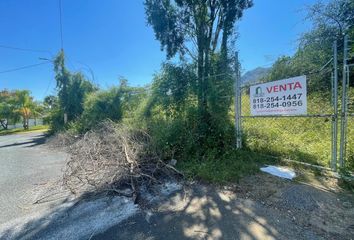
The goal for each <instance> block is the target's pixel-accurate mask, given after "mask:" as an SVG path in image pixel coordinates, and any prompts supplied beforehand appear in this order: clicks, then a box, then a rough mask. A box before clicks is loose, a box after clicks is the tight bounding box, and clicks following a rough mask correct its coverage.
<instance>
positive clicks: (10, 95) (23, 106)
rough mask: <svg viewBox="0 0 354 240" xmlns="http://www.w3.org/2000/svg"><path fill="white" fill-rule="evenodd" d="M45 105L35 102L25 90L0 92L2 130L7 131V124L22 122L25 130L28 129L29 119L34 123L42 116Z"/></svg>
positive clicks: (0, 122)
mask: <svg viewBox="0 0 354 240" xmlns="http://www.w3.org/2000/svg"><path fill="white" fill-rule="evenodd" d="M45 110H46V105H43V104H41V103H39V102H35V101H34V100H33V97H31V95H30V92H29V91H27V90H16V91H8V90H3V91H1V92H0V124H1V127H2V129H3V130H7V129H8V125H9V124H16V123H18V122H20V121H22V126H23V128H24V129H25V130H27V129H28V128H29V119H30V118H33V119H34V120H35V121H36V119H38V118H39V117H40V116H43V114H44V113H45Z"/></svg>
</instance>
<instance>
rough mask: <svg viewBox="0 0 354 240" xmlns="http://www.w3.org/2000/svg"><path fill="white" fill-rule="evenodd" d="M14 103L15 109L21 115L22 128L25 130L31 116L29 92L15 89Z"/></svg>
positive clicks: (31, 101)
mask: <svg viewBox="0 0 354 240" xmlns="http://www.w3.org/2000/svg"><path fill="white" fill-rule="evenodd" d="M14 104H15V106H16V110H15V111H16V112H18V113H19V114H21V116H22V120H23V128H24V129H25V130H27V129H28V127H29V118H30V117H31V114H32V109H33V106H34V104H33V100H32V97H31V96H30V92H29V91H28V90H16V92H15V98H14Z"/></svg>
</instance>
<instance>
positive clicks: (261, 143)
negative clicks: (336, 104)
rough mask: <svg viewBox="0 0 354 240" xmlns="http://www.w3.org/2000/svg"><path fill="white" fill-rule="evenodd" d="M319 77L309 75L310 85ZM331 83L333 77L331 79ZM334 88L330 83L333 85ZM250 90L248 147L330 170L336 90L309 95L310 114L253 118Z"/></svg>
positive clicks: (245, 112) (245, 104)
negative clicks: (333, 102)
mask: <svg viewBox="0 0 354 240" xmlns="http://www.w3.org/2000/svg"><path fill="white" fill-rule="evenodd" d="M314 77H315V76H311V75H309V76H307V82H308V83H309V82H311V81H313V80H314ZM328 81H329V82H331V78H330V77H329V79H328ZM329 86H330V84H329ZM249 94H250V93H249V87H243V88H242V91H241V102H242V104H241V105H242V106H241V119H242V120H241V124H242V126H241V128H242V136H243V144H244V147H245V148H248V149H250V150H252V151H255V152H259V153H261V154H267V155H271V156H275V157H280V158H282V159H289V160H295V161H300V162H305V163H309V164H315V165H320V166H323V167H330V163H331V155H332V119H333V106H332V89H331V88H330V87H328V88H327V89H325V90H322V91H320V92H314V91H312V92H309V93H308V97H307V108H308V110H307V115H300V116H276V117H274V116H270V117H268V116H251V113H250V109H251V107H252V106H251V103H250V95H249Z"/></svg>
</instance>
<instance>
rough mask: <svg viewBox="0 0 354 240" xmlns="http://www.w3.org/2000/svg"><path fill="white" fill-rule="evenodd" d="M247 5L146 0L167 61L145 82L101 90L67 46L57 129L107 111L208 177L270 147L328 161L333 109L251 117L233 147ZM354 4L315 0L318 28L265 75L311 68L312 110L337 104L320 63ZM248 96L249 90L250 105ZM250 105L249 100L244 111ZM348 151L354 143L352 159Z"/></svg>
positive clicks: (257, 158) (242, 166)
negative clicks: (239, 35)
mask: <svg viewBox="0 0 354 240" xmlns="http://www.w3.org/2000/svg"><path fill="white" fill-rule="evenodd" d="M251 6H252V2H251V1H246V0H245V1H241V0H240V1H238V0H229V1H226V0H216V1H183V0H181V1H163V0H146V1H145V7H146V15H147V21H148V24H149V25H150V26H151V27H152V28H153V30H154V32H155V35H156V39H157V40H159V41H160V42H161V48H162V49H164V50H165V52H166V54H167V56H166V57H167V61H166V62H165V63H164V64H163V65H162V68H161V71H160V73H157V74H156V75H155V76H154V79H153V82H152V84H151V86H148V87H145V88H137V87H129V86H128V83H127V81H126V80H124V79H122V80H121V81H120V84H119V85H118V86H117V87H115V88H112V89H108V90H98V88H97V87H95V86H93V85H92V84H90V83H89V82H88V81H87V80H85V79H83V77H82V76H81V75H80V74H77V73H76V74H72V73H70V72H69V71H68V70H67V69H66V68H65V64H64V53H63V52H61V53H60V54H59V55H58V57H57V59H56V61H55V71H56V74H57V75H56V79H57V82H58V85H57V87H58V93H59V94H58V100H57V108H56V109H55V110H53V113H54V114H53V115H52V117H53V118H52V123H53V124H52V126H53V130H55V131H57V130H59V129H60V128H66V129H69V130H70V131H74V132H76V133H83V132H85V131H87V130H89V129H92V128H95V126H97V124H98V123H99V122H101V121H103V120H104V119H106V118H109V119H111V120H114V121H119V122H123V123H126V124H130V125H132V126H133V127H135V128H139V129H145V130H146V131H147V132H148V133H149V134H150V135H151V136H152V139H153V143H154V145H155V146H156V149H158V151H159V154H160V156H162V158H164V159H166V160H168V159H172V158H174V159H178V160H180V161H179V167H181V168H182V169H183V170H184V171H185V173H186V174H187V175H190V176H199V177H201V178H203V179H208V180H211V181H221V182H222V181H228V180H233V179H238V178H239V177H240V176H241V175H242V174H246V173H247V172H250V171H254V170H256V169H257V166H258V164H259V163H261V162H264V161H268V162H269V161H272V159H274V158H273V157H274V156H277V157H281V158H291V159H294V160H300V161H306V162H310V163H316V164H320V165H324V166H328V164H329V161H330V149H331V148H330V144H331V142H330V133H331V132H330V127H331V124H330V123H331V120H330V119H296V120H294V119H276V120H275V119H268V120H264V119H262V120H261V121H260V120H245V121H244V122H243V126H244V133H245V135H244V143H245V144H244V145H245V149H244V150H243V151H235V149H234V127H233V113H232V111H233V110H232V109H233V97H232V95H233V82H234V76H235V74H236V73H237V71H238V70H237V68H238V63H237V62H236V61H235V60H236V59H235V56H234V48H233V46H234V44H233V43H234V41H235V40H236V35H235V31H234V25H235V23H236V22H237V21H238V20H239V19H240V18H241V17H242V13H243V11H244V10H246V9H247V8H249V7H251ZM352 10H353V11H354V5H353V1H349V0H341V1H331V2H330V3H328V4H327V5H322V4H316V5H314V6H311V7H310V8H309V9H308V16H309V19H310V20H311V21H312V23H313V28H312V30H311V31H309V32H307V33H304V34H303V35H302V36H301V38H300V41H299V47H298V50H297V52H296V53H295V54H294V56H282V57H280V58H279V59H278V60H277V61H276V62H275V63H274V65H273V66H272V68H271V69H270V72H269V74H268V75H267V77H265V78H264V79H263V81H272V80H277V79H282V78H287V77H292V76H296V75H302V74H307V75H308V79H309V86H308V87H309V92H310V96H309V112H311V113H331V112H332V108H331V104H330V87H331V85H330V84H331V83H330V82H331V81H330V77H331V73H330V71H331V65H328V66H327V67H325V68H322V66H323V65H324V64H325V63H327V62H328V60H329V59H331V57H332V43H333V41H334V40H338V45H339V47H338V50H339V58H340V57H341V51H340V49H341V45H340V42H341V41H342V38H343V33H345V34H349V35H350V36H353V28H352V27H350V26H352V25H353V15H352V14H351V13H352V12H353V11H352ZM166 23H167V24H166ZM176 56H178V59H179V61H176ZM171 58H173V62H172V61H169V59H171ZM340 68H341V65H340V64H339V69H340ZM340 72H341V71H339V73H340ZM340 74H341V73H340ZM339 77H341V75H340V76H339ZM75 82H76V83H75ZM70 92H79V93H80V94H76V95H75V98H74V99H72V97H73V96H72V95H71V94H66V93H70ZM247 98H248V96H247V95H245V96H244V97H243V102H244V104H243V107H245V108H248V104H247V101H248V99H247ZM70 103H71V104H72V105H75V109H74V108H73V106H72V105H70ZM247 111H248V110H247V109H243V113H244V114H247ZM65 113H66V114H67V116H66V118H67V121H68V123H66V124H64V114H65ZM351 124H352V123H350V125H349V128H350V129H351V128H352V125H351ZM290 139H291V140H290ZM349 141H352V139H351V136H350V139H349ZM349 148H350V147H349ZM352 155H353V154H352V150H349V159H350V158H352ZM350 162H351V163H350V164H349V166H351V165H352V160H350ZM214 173H218V174H216V175H215V174H214Z"/></svg>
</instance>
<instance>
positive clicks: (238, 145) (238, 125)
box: [235, 52, 242, 149]
mask: <svg viewBox="0 0 354 240" xmlns="http://www.w3.org/2000/svg"><path fill="white" fill-rule="evenodd" d="M235 58H236V64H235V72H236V74H235V130H236V149H241V148H242V129H241V76H240V64H239V61H238V52H236V53H235Z"/></svg>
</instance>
